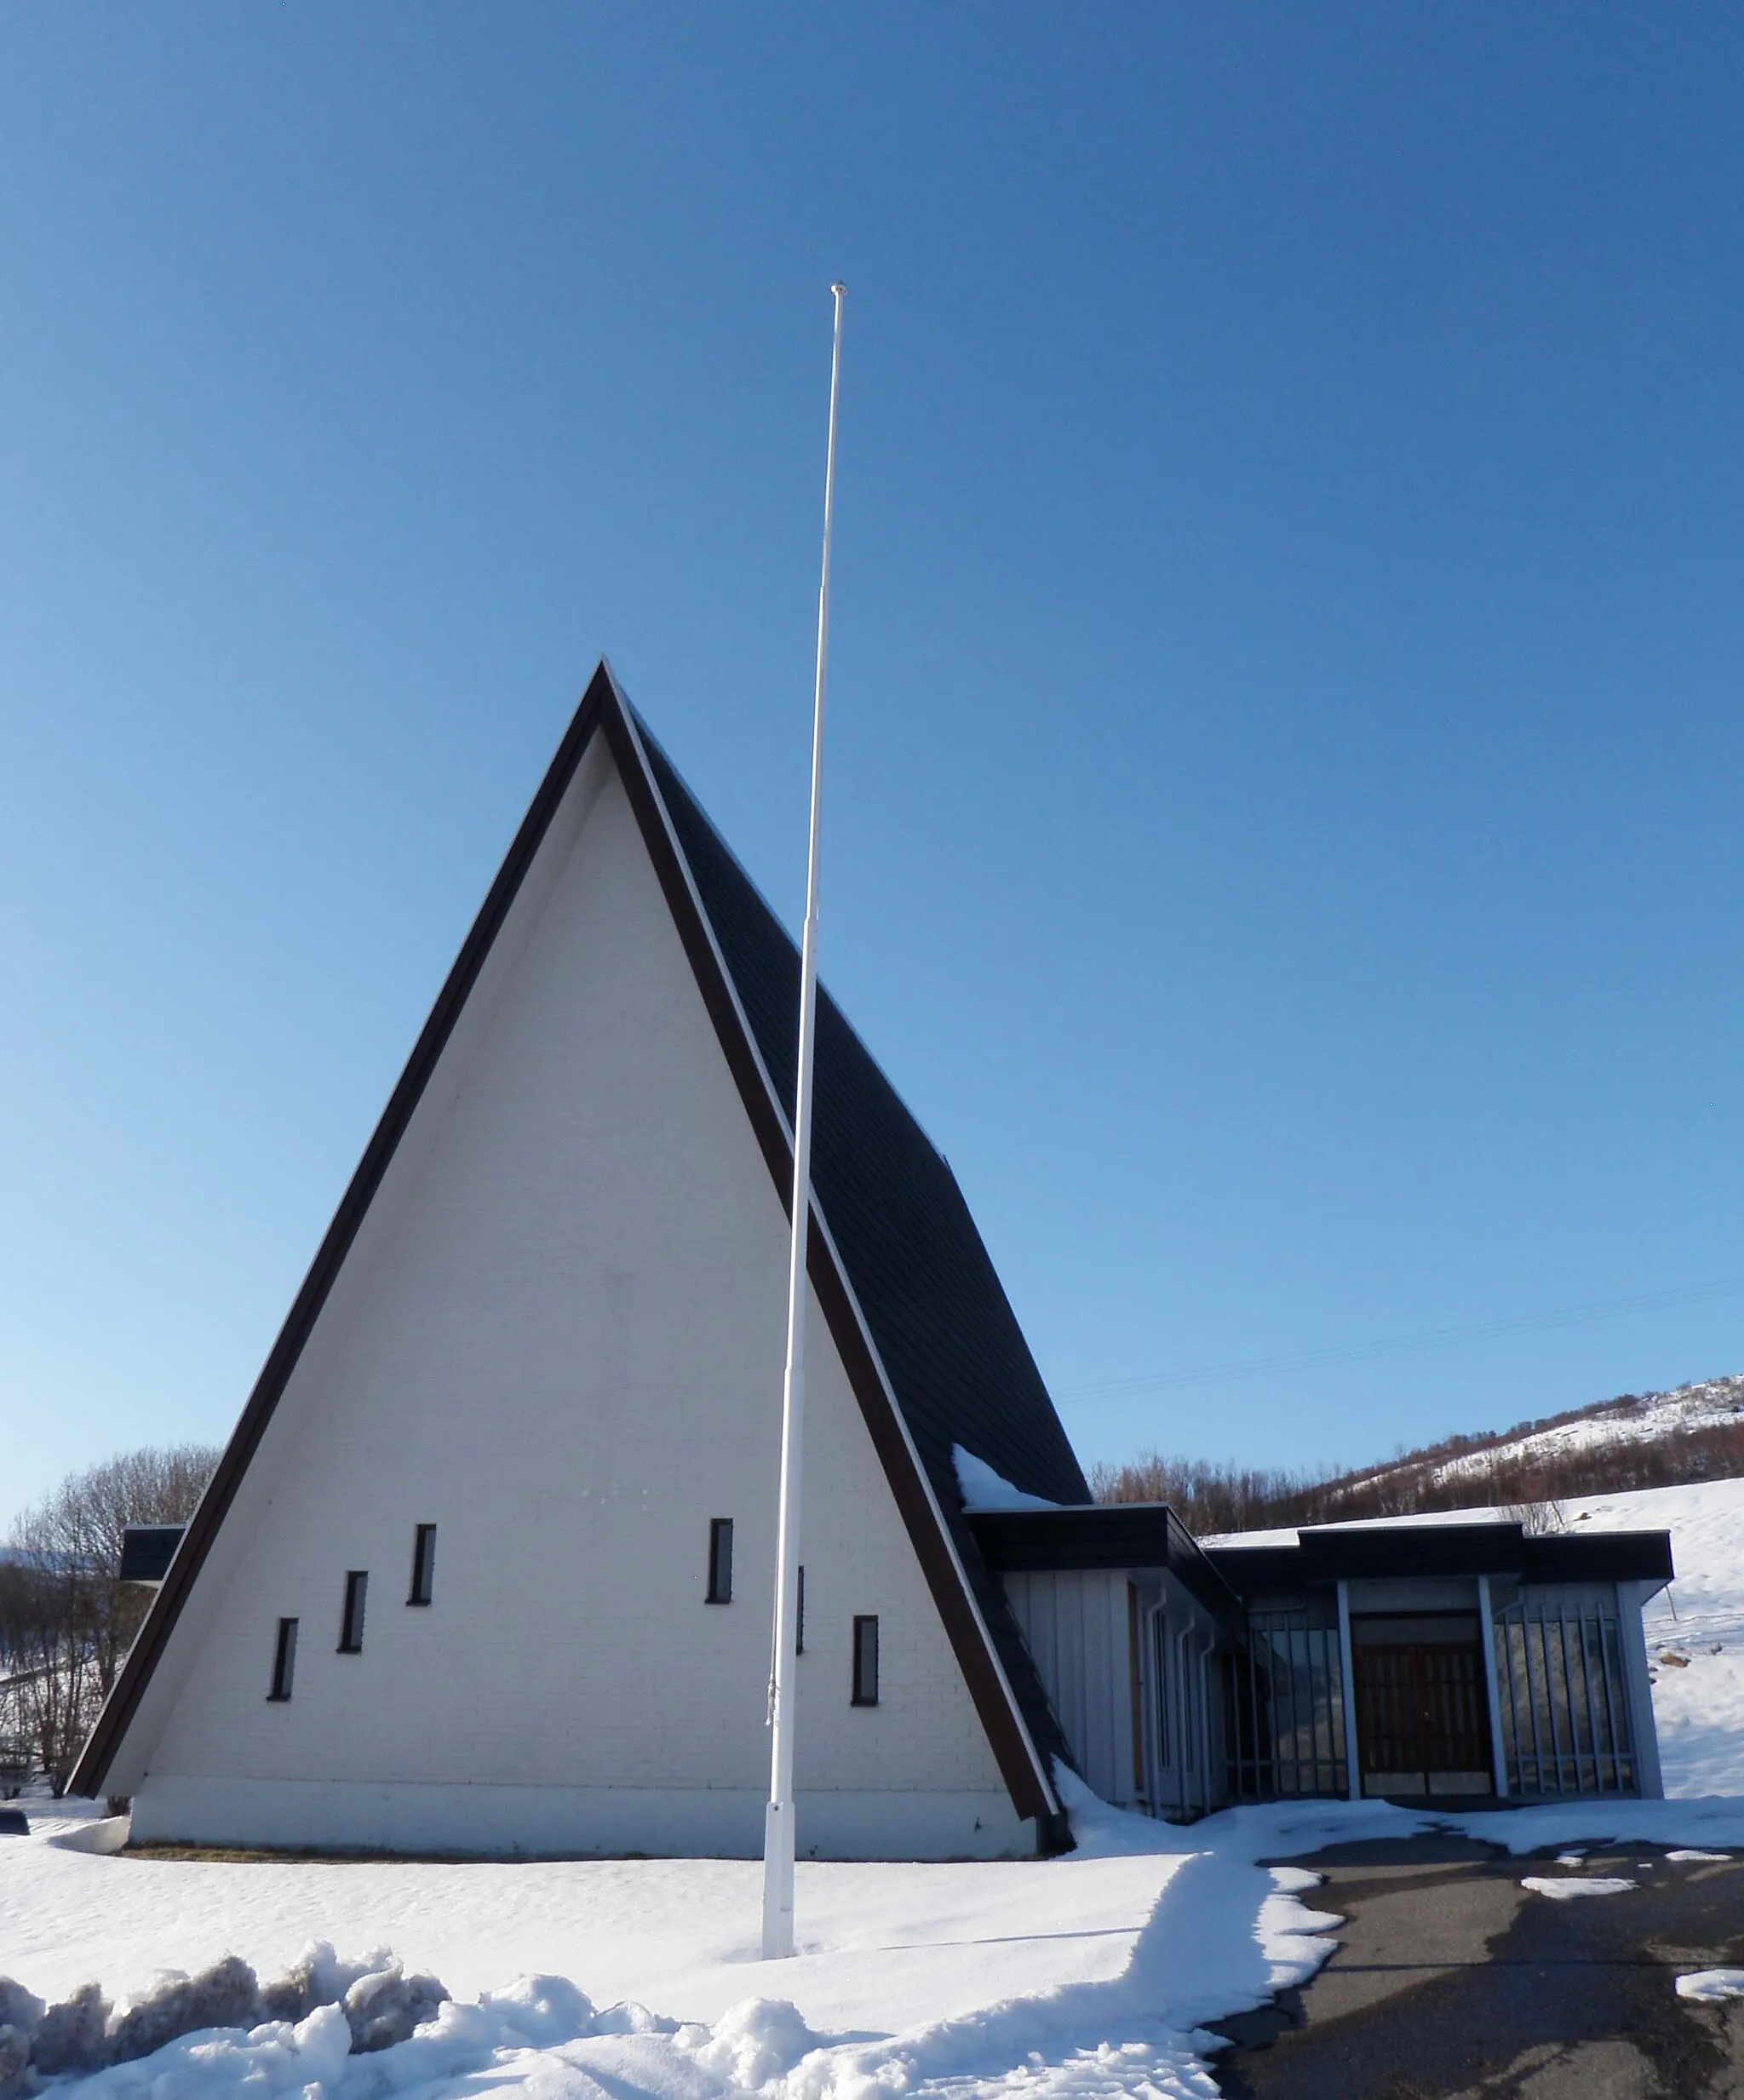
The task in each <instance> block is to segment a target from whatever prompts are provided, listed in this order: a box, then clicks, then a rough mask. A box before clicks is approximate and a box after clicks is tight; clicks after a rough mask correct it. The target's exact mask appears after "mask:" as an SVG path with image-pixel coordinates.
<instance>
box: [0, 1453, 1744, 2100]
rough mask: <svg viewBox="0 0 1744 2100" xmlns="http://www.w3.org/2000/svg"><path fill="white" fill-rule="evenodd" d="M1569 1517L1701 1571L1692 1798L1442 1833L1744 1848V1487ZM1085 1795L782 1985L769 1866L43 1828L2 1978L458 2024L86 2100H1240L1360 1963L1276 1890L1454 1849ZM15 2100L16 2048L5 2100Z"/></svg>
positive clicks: (2, 1844)
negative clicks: (1039, 1828) (423, 1857)
mask: <svg viewBox="0 0 1744 2100" xmlns="http://www.w3.org/2000/svg"><path fill="white" fill-rule="evenodd" d="M1569 1517H1570V1521H1571V1522H1573V1523H1579V1524H1581V1525H1582V1526H1583V1528H1584V1527H1585V1526H1586V1525H1592V1526H1594V1527H1626V1528H1636V1527H1641V1526H1655V1525H1663V1524H1669V1525H1670V1526H1671V1528H1672V1531H1673V1534H1674V1546H1673V1550H1674V1552H1675V1554H1676V1557H1677V1562H1678V1570H1679V1572H1678V1581H1677V1583H1676V1585H1675V1588H1674V1592H1673V1593H1672V1597H1671V1598H1667V1599H1661V1601H1660V1602H1658V1603H1657V1604H1655V1607H1654V1608H1653V1611H1652V1615H1651V1619H1650V1623H1649V1644H1650V1648H1651V1652H1652V1653H1653V1655H1655V1658H1659V1657H1661V1656H1666V1655H1677V1656H1687V1657H1688V1661H1687V1663H1686V1664H1684V1665H1683V1666H1682V1667H1680V1666H1679V1665H1678V1663H1676V1662H1670V1663H1667V1662H1665V1661H1659V1662H1658V1663H1657V1665H1656V1667H1657V1682H1656V1684H1655V1699H1656V1701H1658V1702H1659V1707H1660V1714H1661V1735H1662V1741H1663V1746H1664V1754H1665V1759H1666V1765H1667V1779H1668V1782H1670V1785H1671V1787H1672V1789H1673V1790H1674V1791H1675V1792H1676V1793H1678V1794H1679V1795H1681V1796H1683V1797H1684V1798H1683V1799H1673V1800H1667V1801H1665V1802H1619V1803H1614V1804H1611V1805H1604V1804H1603V1803H1597V1802H1594V1803H1589V1804H1584V1805H1572V1806H1557V1807H1552V1808H1543V1809H1526V1810H1518V1811H1517V1812H1515V1813H1513V1814H1510V1815H1507V1816H1471V1817H1460V1818H1457V1819H1442V1820H1443V1821H1444V1822H1445V1821H1448V1820H1454V1821H1457V1822H1460V1824H1461V1825H1463V1826H1465V1827H1468V1828H1469V1829H1471V1831H1472V1833H1473V1834H1475V1835H1478V1836H1481V1837H1483V1838H1486V1839H1490V1840H1491V1841H1492V1842H1501V1843H1506V1845H1508V1846H1509V1848H1510V1850H1512V1851H1514V1852H1516V1853H1526V1852H1531V1851H1537V1850H1542V1849H1545V1848H1549V1849H1551V1850H1557V1849H1558V1848H1562V1849H1563V1850H1568V1849H1569V1848H1571V1847H1575V1846H1577V1845H1580V1844H1581V1841H1583V1840H1584V1841H1587V1842H1603V1841H1605V1840H1609V1839H1620V1840H1625V1841H1627V1842H1630V1843H1639V1844H1642V1845H1649V1844H1661V1845H1679V1846H1686V1847H1699V1848H1705V1849H1712V1848H1716V1847H1718V1848H1724V1849H1726V1850H1734V1849H1739V1848H1744V1747H1741V1746H1744V1552H1741V1551H1740V1550H1739V1547H1738V1542H1739V1541H1744V1481H1728V1482H1722V1483H1714V1484H1710V1485H1703V1486H1693V1487H1684V1488H1667V1489H1655V1490H1652V1491H1650V1492H1646V1493H1643V1494H1638V1495H1617V1496H1611V1497H1603V1498H1594V1499H1593V1500H1592V1501H1590V1502H1587V1503H1579V1504H1575V1505H1571V1506H1570V1510H1569ZM1673 1607H1675V1615H1673ZM1063 1783H1064V1784H1065V1785H1066V1786H1067V1787H1069V1788H1070V1790H1071V1793H1070V1800H1071V1807H1072V1813H1073V1822H1074V1827H1075V1831H1076V1835H1077V1837H1078V1839H1079V1846H1078V1850H1076V1852H1074V1853H1072V1854H1070V1856H1067V1857H1065V1858H1063V1859H1058V1860H1049V1861H1029V1862H995V1863H965V1864H961V1865H949V1866H944V1865H916V1864H908V1865H903V1864H897V1865H864V1864H854V1865H847V1864H829V1863H814V1862H801V1863H800V1868H799V1881H798V1903H797V1911H798V1919H799V1937H800V1947H801V1952H800V1955H799V1957H798V1958H797V1959H795V1960H793V1961H790V1962H783V1963H780V1964H778V1965H777V1964H770V1965H766V1964H764V1963H762V1962H760V1961H759V1960H758V1959H756V1958H755V1936H756V1933H757V1928H758V1919H759V1899H760V1870H759V1869H758V1868H757V1867H755V1866H754V1865H752V1864H748V1863H746V1862H737V1861H720V1860H621V1861H588V1862H582V1861H578V1862H562V1863H537V1862H533V1863H525V1864H516V1865H511V1864H501V1865H494V1864H476V1865H423V1864H416V1863H411V1862H404V1863H374V1862H346V1863H340V1862H331V1863H324V1862H298V1861H289V1860H286V1861H272V1862H221V1861H214V1860H166V1859H155V1858H149V1857H146V1858H138V1857H129V1856H125V1855H123V1856H106V1855H104V1854H102V1853H100V1852H95V1851H89V1850H76V1849H72V1847H70V1846H69V1845H67V1844H66V1842H65V1840H66V1839H68V1838H72V1839H78V1838H79V1837H81V1836H87V1837H88V1836H89V1830H90V1825H89V1818H88V1817H85V1816H80V1815H79V1814H77V1813H76V1812H74V1811H73V1810H72V1806H71V1805H69V1809H68V1811H67V1812H66V1814H64V1815H56V1814H54V1813H49V1814H43V1813H41V1812H40V1811H41V1809H42V1807H43V1805H33V1807H32V1816H33V1822H34V1825H35V1834H33V1835H32V1837H30V1838H27V1839H0V1977H6V1976H9V1977H15V1978H16V1979H17V1980H18V1982H20V1983H21V1984H22V1985H23V1986H25V1987H26V1989H28V1990H29V1991H31V1992H33V1993H34V1994H37V1997H39V1998H42V1999H47V2000H65V1999H66V1996H67V1994H69V1993H70V1992H72V1990H73V1989H74V1988H76V1987H77V1985H78V1984H80V1983H81V1982H84V1981H85V1980H86V1979H88V1978H95V1979H96V1980H97V1981H98V1982H100V1983H101V1985H102V1986H103V1988H104V1989H105V1991H106V1993H107V1994H108V1995H109V1996H110V1997H111V1998H112V2000H115V2001H116V2009H117V2011H118V2012H120V2011H124V2010H125V2008H126V2006H127V2005H128V2004H129V2001H130V2000H144V1999H149V1998H150V1995H151V1993H152V1987H153V1977H154V1974H155V1972H157V1971H160V1970H164V1969H169V1968H173V1969H175V1970H180V1971H202V1970H204V1969H206V1968H208V1967H209V1965H211V1964H213V1963H215V1961H217V1960H218V1959H220V1958H221V1957H222V1956H225V1955H230V1954H235V1955H238V1956H240V1957H241V1958H242V1959H244V1961H246V1962H248V1963H249V1964H250V1965H252V1966H253V1967H254V1968H255V1970H256V1971H258V1972H259V1976H260V1979H261V1982H262V1983H263V1984H266V1983H267V1982H271V1981H272V1980H273V1979H276V1978H278V1977H282V1976H284V1974H285V1973H286V1972H287V1971H290V1970H292V1969H293V1968H294V1966H295V1964H296V1963H297V1960H298V1958H299V1956H300V1955H301V1954H303V1953H304V1951H305V1949H306V1948H307V1943H308V1942H311V1941H313V1940H322V1941H326V1942H331V1943H332V1945H334V1946H335V1947H336V1948H338V1950H339V1953H340V1954H341V1956H342V1957H348V1958H350V1959H351V1962H352V1969H353V1973H355V1972H356V1971H357V1970H358V1968H359V1964H361V1965H364V1967H367V1968H369V1969H372V1970H376V1971H379V1970H380V1969H381V1967H382V1965H383V1963H384V1960H385V1959H386V1957H385V1955H384V1954H381V1952H379V1951H376V1950H383V1949H388V1948H391V1949H392V1950H393V1955H394V1956H395V1957H397V1958H398V1959H399V1960H400V1961H401V1962H403V1963H404V1966H405V1968H406V1970H407V1971H426V1972H428V1973H430V1974H432V1975H433V1976H435V1977H439V1979H440V1980H441V1982H443V1983H444V1984H445V1986H446V1987H447V1988H448V1989H449V1991H450V1992H451V1993H452V1994H453V1996H454V2000H455V2002H453V2003H450V2004H449V2005H445V2006H444V2007H443V2008H442V2010H441V2011H440V2013H439V2016H438V2017H437V2018H436V2020H435V2021H434V2023H433V2024H430V2025H427V2026H426V2027H424V2028H421V2029H420V2031H419V2032H418V2033H417V2034H416V2035H414V2036H413V2037H412V2038H411V2039H410V2040H405V2041H402V2042H399V2043H398V2044H397V2045H393V2046H391V2047H387V2048H386V2049H383V2050H381V2051H377V2052H375V2053H371V2054H359V2053H351V2039H352V2038H351V2030H350V2028H349V2027H348V2026H347V2020H346V2016H345V2013H344V2012H343V2011H341V2009H340V2008H339V2007H338V2006H336V2005H326V2006H325V2007H324V2008H318V2009H316V2010H314V2011H309V2012H307V2016H306V2017H303V2018H302V2019H301V2022H300V2023H298V2022H294V2021H280V2022H278V2023H267V2024H262V2025H259V2026H256V2027H255V2028H254V2030H253V2031H252V2032H251V2033H250V2032H247V2031H244V2030H241V2029H232V2030H230V2031H229V2032H227V2033H215V2032H213V2031H210V2030H208V2031H207V2032H206V2033H204V2034H198V2035H193V2036H190V2037H187V2038H186V2039H184V2040H175V2041H171V2042H170V2043H169V2045H167V2046H165V2047H164V2048H161V2049H158V2050H157V2051H155V2052H154V2053H152V2054H151V2055H148V2056H145V2057H141V2058H139V2059H138V2060H136V2061H135V2062H131V2063H118V2064H115V2065H113V2066H112V2067H111V2068H107V2069H105V2070H101V2071H99V2072H97V2073H96V2074H95V2075H93V2076H91V2077H89V2078H86V2079H83V2080H76V2081H73V2082H74V2083H75V2084H76V2089H77V2100H244V2095H246V2096H247V2100H269V2097H270V2096H273V2095H277V2094H279V2093H284V2094H287V2095H289V2094H291V2093H295V2094H298V2095H300V2096H301V2097H302V2100H390V2097H391V2096H398V2095H405V2096H407V2100H475V2097H477V2096H482V2095H484V2094H486V2093H491V2092H496V2091H507V2090H508V2089H509V2088H513V2087H525V2088H526V2089H527V2100H737V2096H741V2095H746V2094H750V2093H756V2094H758V2095H759V2096H760V2100H883V2096H886V2095H888V2096H892V2100H895V2097H896V2096H907V2095H915V2096H927V2097H929V2100H930V2096H933V2095H938V2096H940V2097H941V2100H944V2097H946V2096H949V2100H971V2097H973V2100H992V2097H993V2096H995V2095H998V2096H1001V2100H1100V2097H1102V2096H1107V2097H1108V2100H1114V2097H1115V2096H1117V2095H1118V2096H1126V2095H1131V2096H1133V2100H1172V2097H1175V2096H1186V2095H1193V2096H1198V2097H1199V2100H1209V2096H1212V2095H1213V2094H1214V2093H1215V2091H1216V2090H1217V2088H1216V2086H1215V2083H1214V2080H1213V2072H1212V2069H1211V2066H1210V2063H1209V2062H1208V2056H1209V2054H1210V2052H1211V2051H1213V2047H1214V2043H1213V2037H1214V2034H1215V2030H1216V2027H1217V2023H1218V2021H1219V2018H1221V2017H1225V2016H1228V2015H1231V2014H1234V2013H1236V2012H1238V2011H1244V2010H1247V2009H1249V2008H1251V2007H1252V2006H1254V2005H1259V2004H1261V2003H1263V2002H1264V2001H1265V2000H1266V1998H1268V1997H1269V1996H1270V1995H1271V1994H1272V1993H1273V1992H1275V1991H1276V1990H1277V1989H1279V1988H1282V1987H1284V1986H1285V1985H1287V1984H1288V1983H1290V1982H1296V1981H1299V1980H1301V1979H1302V1978H1303V1977H1305V1976H1307V1975H1309V1974H1310V1973H1311V1972H1312V1971H1313V1969H1314V1968H1315V1967H1317V1965H1318V1964H1319V1962H1320V1961H1321V1960H1322V1959H1324V1957H1325V1955H1326V1954H1327V1953H1328V1952H1329V1951H1330V1947H1331V1942H1330V1941H1329V1940H1328V1939H1327V1938H1326V1937H1325V1936H1323V1931H1324V1928H1325V1926H1326V1925H1328V1924H1329V1923H1330V1922H1331V1921H1330V1920H1328V1919H1326V1918H1324V1917H1322V1916H1321V1915H1319V1914H1316V1913H1315V1912H1313V1911H1312V1910H1311V1909H1309V1908H1306V1907H1305V1903H1304V1902H1303V1897H1304V1896H1305V1894H1306V1893H1307V1892H1308V1891H1311V1888H1312V1886H1313V1885H1314V1877H1313V1876H1312V1875H1311V1874H1309V1873H1305V1872H1303V1871H1302V1870H1300V1869H1295V1868H1265V1867H1262V1866H1261V1865H1259V1862H1260V1861H1262V1860H1266V1859H1277V1858H1281V1857H1282V1858H1288V1857H1289V1856H1293V1855H1299V1854H1301V1853H1304V1852H1306V1851H1311V1850H1314V1849H1315V1848H1317V1846H1318V1845H1322V1844H1324V1843H1328V1842H1336V1841H1348V1840H1350V1839H1354V1838H1359V1837H1366V1836H1383V1835H1401V1834H1404V1833H1408V1832H1409V1831H1411V1830H1414V1829H1420V1828H1422V1827H1426V1822H1427V1821H1428V1819H1427V1818H1426V1817H1424V1816H1421V1815H1420V1814H1418V1813H1416V1812H1414V1811H1409V1810H1397V1809H1390V1808H1387V1807H1385V1806H1384V1805H1378V1804H1374V1803H1368V1804H1362V1805H1348V1804H1343V1803H1315V1804H1307V1805H1300V1806H1296V1807H1283V1806H1276V1807H1269V1808H1264V1809H1245V1810H1237V1811H1235V1812H1233V1813H1229V1814H1225V1815H1221V1816H1213V1817H1211V1818H1209V1819H1208V1821H1206V1822H1203V1823H1201V1824H1198V1825H1196V1826H1195V1827H1192V1828H1190V1829H1179V1828H1173V1827H1169V1826H1167V1825H1164V1824H1157V1823H1154V1822H1149V1821H1147V1820H1145V1818H1142V1817H1139V1816H1124V1815H1121V1814H1119V1813H1117V1812H1116V1811H1115V1810H1110V1809H1106V1808H1104V1807H1103V1806H1102V1805H1101V1804H1099V1803H1098V1802H1095V1801H1094V1800H1093V1799H1091V1798H1090V1797H1088V1796H1087V1795H1086V1794H1085V1793H1084V1792H1083V1790H1082V1789H1081V1787H1076V1785H1075V1783H1074V1782H1072V1781H1071V1777H1070V1774H1068V1775H1064V1780H1063ZM1698 1793H1710V1794H1716V1793H1717V1794H1721V1795H1725V1796H1730V1797H1733V1798H1728V1799H1694V1798H1690V1797H1693V1796H1695V1795H1696V1794H1698ZM1558 1868H1560V1869H1561V1870H1562V1872H1561V1875H1560V1876H1558V1874H1555V1873H1552V1871H1551V1870H1550V1869H1549V1868H1539V1870H1538V1873H1537V1874H1536V1875H1535V1876H1534V1877H1533V1879H1534V1880H1535V1881H1536V1880H1540V1879H1542V1880H1545V1881H1546V1882H1550V1881H1559V1880H1560V1881H1566V1880H1567V1879H1569V1878H1570V1877H1572V1878H1575V1879H1578V1878H1579V1877H1580V1875H1581V1867H1580V1864H1579V1862H1578V1860H1576V1859H1575V1857H1574V1855H1573V1853H1572V1851H1570V1852H1569V1857H1568V1858H1567V1859H1565V1860H1563V1861H1559V1862H1558ZM1598 1892H1599V1891H1598V1890H1597V1889H1596V1888H1595V1889H1593V1890H1592V1893H1598ZM317 1966H319V1965H317ZM522 1979H531V1981H527V1980H522ZM339 1980H340V1982H341V1983H342V1982H344V1981H345V1980H346V1979H345V1978H344V1977H341V1978H340V1979H339ZM1702 1988H1710V1986H1709V1985H1708V1984H1707V1982H1704V1983H1703V1986H1702ZM1711 1988H1712V1989H1713V1990H1715V1991H1718V1990H1719V1989H1720V1988H1724V1985H1723V1983H1721V1982H1715V1983H1712V1986H1711ZM645 2008H651V2010H645ZM3 2017H4V2016H3V2009H0V2021H3ZM112 2024H113V2022H112ZM6 2082H7V2081H6V2059H5V2053H4V2037H3V2028H0V2100H3V2095H4V2090H5V2086H6ZM69 2100H71V2095H69Z"/></svg>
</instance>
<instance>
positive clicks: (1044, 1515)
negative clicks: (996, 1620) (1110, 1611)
mask: <svg viewBox="0 0 1744 2100" xmlns="http://www.w3.org/2000/svg"><path fill="white" fill-rule="evenodd" d="M968 1517H969V1529H971V1530H972V1532H973V1533H974V1535H975V1537H976V1539H977V1541H978V1542H979V1544H980V1547H981V1552H982V1555H983V1557H984V1559H985V1560H986V1563H987V1564H988V1566H989V1567H990V1568H992V1569H997V1570H999V1571H1001V1573H1002V1572H1004V1571H1006V1570H1007V1569H1009V1570H1013V1571H1016V1570H1018V1569H1035V1570H1042V1571H1047V1570H1066V1569H1075V1568H1162V1569H1167V1572H1168V1573H1169V1574H1170V1575H1173V1576H1174V1577H1175V1579H1176V1580H1177V1581H1179V1583H1180V1584H1181V1586H1182V1587H1183V1588H1184V1589H1185V1590H1186V1591H1187V1592H1189V1594H1190V1595H1191V1596H1192V1597H1194V1598H1196V1599H1197V1600H1198V1602H1199V1603H1200V1604H1203V1605H1204V1607H1205V1609H1207V1610H1208V1612H1209V1613H1210V1614H1211V1615H1212V1616H1213V1618H1214V1619H1215V1620H1216V1621H1218V1623H1219V1626H1221V1627H1223V1628H1224V1630H1225V1632H1228V1633H1231V1635H1233V1636H1234V1637H1235V1638H1236V1639H1237V1640H1240V1639H1242V1638H1244V1637H1245V1633H1246V1625H1245V1621H1244V1618H1243V1615H1242V1605H1241V1600H1240V1599H1239V1598H1237V1597H1236V1592H1234V1590H1232V1589H1231V1587H1230V1585H1229V1583H1228V1582H1227V1581H1225V1578H1224V1576H1223V1575H1221V1574H1219V1571H1218V1569H1217V1568H1216V1567H1215V1566H1214V1565H1213V1563H1212V1561H1211V1560H1210V1559H1209V1558H1208V1556H1207V1555H1206V1553H1205V1552H1204V1550H1203V1549H1202V1547H1201V1546H1200V1545H1199V1543H1198V1541H1196V1539H1195V1538H1194V1537H1193V1535H1192V1534H1191V1533H1190V1531H1189V1530H1188V1529H1187V1527H1186V1526H1185V1524H1184V1523H1182V1522H1181V1520H1180V1518H1179V1517H1177V1516H1176V1515H1175V1513H1174V1512H1173V1510H1172V1509H1170V1508H1169V1507H1168V1506H1167V1504H1166V1503H1163V1502H1094V1503H1088V1504H1086V1505H1085V1506H1083V1507H1081V1508H1069V1509H1011V1510H1006V1509H1001V1510H971V1511H970V1512H969V1513H968Z"/></svg>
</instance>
